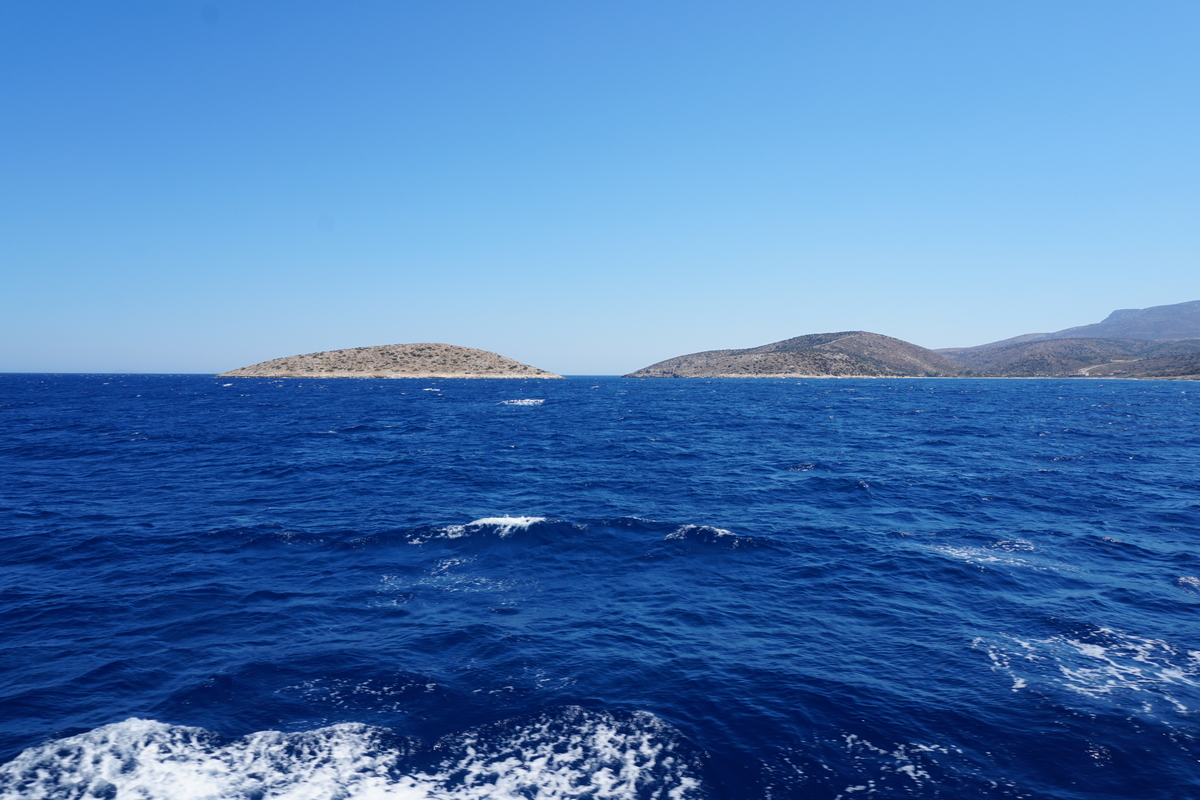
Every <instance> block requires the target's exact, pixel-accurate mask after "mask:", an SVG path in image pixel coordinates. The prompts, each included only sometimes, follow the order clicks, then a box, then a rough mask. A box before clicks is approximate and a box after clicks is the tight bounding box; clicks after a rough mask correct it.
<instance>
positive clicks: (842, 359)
mask: <svg viewBox="0 0 1200 800" xmlns="http://www.w3.org/2000/svg"><path fill="white" fill-rule="evenodd" d="M961 369H962V368H961V367H959V366H958V365H957V364H955V363H954V362H953V361H951V360H950V359H948V358H946V357H945V356H942V355H939V354H938V353H935V352H934V351H932V350H927V349H925V348H924V347H919V346H917V345H915V344H911V343H909V342H905V341H902V340H900V339H893V338H892V337H890V336H881V335H880V334H878V333H868V332H866V331H843V332H841V333H814V334H810V335H808V336H797V337H795V338H793V339H785V340H784V341H781V342H773V343H772V344H765V345H762V346H761V347H751V348H748V349H745V350H709V351H706V352H702V353H692V354H690V355H686V356H678V357H676V358H669V359H667V360H666V361H660V362H658V363H657V364H651V365H650V366H648V367H644V368H643V369H639V370H638V371H637V372H631V373H630V374H629V375H628V376H627V377H630V378H834V377H837V378H887V377H912V376H937V375H945V376H951V375H957V374H958V373H959V372H960V371H961Z"/></svg>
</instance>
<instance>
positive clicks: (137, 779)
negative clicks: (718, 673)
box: [0, 707, 702, 800]
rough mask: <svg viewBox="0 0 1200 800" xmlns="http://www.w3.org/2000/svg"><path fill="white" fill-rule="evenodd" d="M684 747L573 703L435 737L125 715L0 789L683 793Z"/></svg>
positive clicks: (637, 720)
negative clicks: (429, 740)
mask: <svg viewBox="0 0 1200 800" xmlns="http://www.w3.org/2000/svg"><path fill="white" fill-rule="evenodd" d="M686 750H687V746H686V744H685V743H684V742H683V741H682V739H681V737H679V736H678V734H677V733H676V732H675V731H674V729H672V728H671V727H670V726H668V725H666V724H665V723H663V722H662V721H660V720H659V719H658V718H656V717H654V716H653V715H651V714H647V713H645V712H633V713H632V714H625V715H621V716H617V715H614V714H609V713H607V712H601V711H587V710H584V709H581V708H575V707H571V708H566V709H559V710H555V711H550V712H546V713H543V714H541V715H539V716H537V717H534V718H531V719H527V720H518V721H510V722H502V723H496V724H494V725H488V726H483V727H480V728H476V729H472V730H470V731H467V732H464V733H461V734H457V735H454V736H449V737H446V738H444V739H442V740H440V741H439V742H438V743H437V744H436V745H434V746H432V747H430V746H427V745H424V744H423V743H421V742H418V741H416V740H413V739H407V738H404V737H400V736H396V735H395V734H394V733H392V732H391V731H388V730H386V729H384V728H375V727H371V726H368V725H363V724H360V723H343V724H339V725H332V726H330V727H327V728H320V729H317V730H313V731H305V732H300V733H281V732H279V731H262V732H259V733H253V734H250V735H249V736H245V737H242V738H240V739H232V740H227V739H224V738H223V737H221V736H219V735H218V734H216V733H213V732H211V731H206V730H204V729H202V728H194V727H184V726H178V725H167V724H165V723H162V722H158V721H156V720H149V719H137V718H133V719H128V720H126V721H124V722H118V723H114V724H111V725H105V726H102V727H100V728H96V729H94V730H91V731H88V732H87V733H83V734H80V735H77V736H70V737H67V738H64V739H59V740H57V741H52V742H48V743H46V744H44V745H41V746H37V747H31V748H29V749H28V750H25V751H24V752H23V753H21V754H20V755H18V756H17V758H16V759H14V760H13V761H11V762H9V763H8V764H5V765H3V766H2V767H0V800H18V799H19V800H42V799H43V798H44V799H46V800H49V799H50V798H60V797H72V798H79V800H99V799H100V798H110V797H122V798H124V797H128V798H156V799H161V800H201V799H202V798H204V799H205V800H208V799H210V798H211V799H214V800H215V799H216V798H221V799H222V800H238V799H240V798H246V800H249V799H250V798H263V797H271V798H280V799H281V800H317V799H318V798H331V797H338V798H345V799H346V800H352V799H353V800H358V799H359V798H361V799H362V800H367V799H368V798H371V799H372V800H374V799H376V798H378V799H379V800H383V799H384V798H386V799H387V800H482V799H483V798H488V799H489V800H518V798H522V799H525V798H534V797H536V798H538V800H575V799H576V798H577V799H578V800H583V798H588V799H589V800H593V799H594V800H634V798H657V799H660V800H690V799H691V798H695V797H698V796H700V790H701V788H702V787H701V783H700V780H699V778H698V773H697V770H696V768H695V767H696V762H695V758H694V757H688V756H687V755H686Z"/></svg>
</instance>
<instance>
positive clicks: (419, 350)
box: [217, 342, 562, 378]
mask: <svg viewBox="0 0 1200 800" xmlns="http://www.w3.org/2000/svg"><path fill="white" fill-rule="evenodd" d="M217 377H219V378H561V377H562V376H561V375H555V374H554V373H553V372H547V371H546V370H544V369H538V368H537V367H531V366H529V365H528V364H522V363H521V362H520V361H515V360H513V359H511V358H508V357H507V356H502V355H500V354H499V353H493V352H490V351H488V350H476V349H475V348H474V347H458V346H456V345H452V344H438V343H433V342H419V343H416V344H384V345H379V346H377V347H352V348H350V349H349V350H323V351H321V352H319V353H305V354H304V355H298V356H285V357H283V358H276V359H272V360H271V361H264V362H262V363H261V364H253V365H251V366H249V367H242V368H240V369H235V370H231V371H229V372H222V373H221V374H220V375H218V376H217Z"/></svg>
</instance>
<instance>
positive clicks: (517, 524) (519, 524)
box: [442, 517, 546, 539]
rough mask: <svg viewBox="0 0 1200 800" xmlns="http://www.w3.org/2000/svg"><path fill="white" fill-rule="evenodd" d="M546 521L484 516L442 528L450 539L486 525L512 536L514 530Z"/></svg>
mask: <svg viewBox="0 0 1200 800" xmlns="http://www.w3.org/2000/svg"><path fill="white" fill-rule="evenodd" d="M545 521H546V518H545V517H484V518H482V519H477V520H475V521H474V522H468V523H467V524H466V525H447V526H446V527H445V528H443V529H442V530H444V531H445V533H446V537H447V538H449V539H457V538H458V537H460V536H466V535H467V534H468V533H470V532H471V531H473V530H479V529H480V528H483V527H485V526H490V527H494V528H496V529H497V533H499V534H500V535H501V536H511V535H512V534H513V532H514V531H519V530H525V529H526V528H528V527H529V526H530V525H534V524H536V523H538V522H545Z"/></svg>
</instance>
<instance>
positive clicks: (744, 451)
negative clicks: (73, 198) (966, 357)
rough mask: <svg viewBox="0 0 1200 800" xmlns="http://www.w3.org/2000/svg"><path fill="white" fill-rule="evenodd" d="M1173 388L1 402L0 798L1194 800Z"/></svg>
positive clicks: (335, 389) (1194, 546) (214, 394)
mask: <svg viewBox="0 0 1200 800" xmlns="http://www.w3.org/2000/svg"><path fill="white" fill-rule="evenodd" d="M1198 392H1200V384H1196V383H1189V382H1165V381H1164V382H1148V381H1124V382H1122V381H1093V380H1075V381H1053V380H1012V381H1009V380H937V379H931V380H823V381H822V380H803V381H776V380H761V381H755V380H723V381H704V380H663V379H660V380H634V379H619V378H574V379H570V380H564V381H533V380H530V381H523V380H477V381H466V380H461V381H456V380H267V379H220V378H214V377H211V376H194V375H190V376H158V375H153V376H151V375H94V376H78V375H7V376H0V474H2V475H3V481H2V482H0V519H2V520H3V525H2V532H0V565H2V566H0V570H2V571H0V578H2V582H0V591H2V606H0V609H2V616H0V647H2V651H0V764H3V766H0V797H3V798H39V797H47V798H68V797H69V798H76V797H80V798H83V797H88V798H91V797H96V798H121V799H122V800H123V799H124V798H276V797H280V798H284V797H286V798H294V799H295V800H300V799H301V798H358V797H362V798H385V797H387V798H404V799H406V800H416V799H417V798H429V799H432V798H437V799H438V800H450V799H451V798H453V799H459V798H542V799H544V800H548V799H549V798H597V799H599V798H663V799H664V800H665V799H666V798H674V799H675V800H685V799H688V798H731V799H734V800H739V799H741V798H827V799H828V800H833V798H842V799H843V800H852V799H853V800H859V798H862V799H863V800H866V798H871V800H876V799H877V798H1053V799H1054V800H1070V799H1074V798H1164V800H1166V799H1170V800H1176V799H1177V798H1196V797H1200V713H1198V712H1200V405H1198V404H1197V397H1198Z"/></svg>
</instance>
